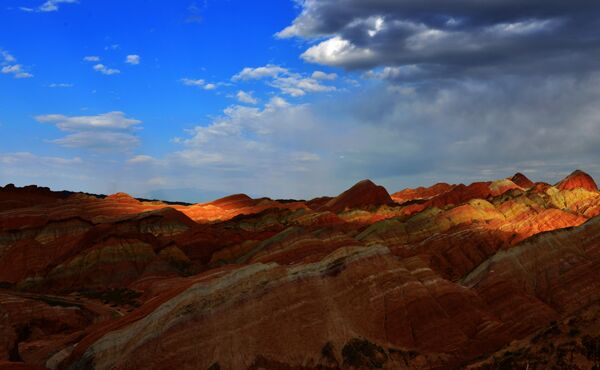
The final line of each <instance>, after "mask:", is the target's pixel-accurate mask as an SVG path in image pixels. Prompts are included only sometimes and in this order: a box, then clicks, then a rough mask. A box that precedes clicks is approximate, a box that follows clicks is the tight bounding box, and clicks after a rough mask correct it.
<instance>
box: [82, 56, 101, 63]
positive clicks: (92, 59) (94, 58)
mask: <svg viewBox="0 0 600 370" xmlns="http://www.w3.org/2000/svg"><path fill="white" fill-rule="evenodd" d="M83 60H84V61H86V62H99V61H100V57H98V56H95V55H88V56H85V57H83Z"/></svg>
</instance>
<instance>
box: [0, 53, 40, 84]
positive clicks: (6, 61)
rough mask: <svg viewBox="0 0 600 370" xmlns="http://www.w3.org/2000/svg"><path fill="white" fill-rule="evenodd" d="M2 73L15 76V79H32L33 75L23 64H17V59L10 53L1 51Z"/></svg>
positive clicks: (0, 71) (0, 64) (0, 69)
mask: <svg viewBox="0 0 600 370" xmlns="http://www.w3.org/2000/svg"><path fill="white" fill-rule="evenodd" d="M0 56H1V57H2V59H1V60H0V66H1V67H2V68H0V73H2V74H6V75H13V77H14V78H31V77H33V75H32V74H31V73H29V72H27V71H25V70H24V68H23V66H22V65H21V64H17V63H16V62H17V59H16V58H15V57H14V56H12V55H11V54H10V53H9V52H8V51H5V50H2V49H0Z"/></svg>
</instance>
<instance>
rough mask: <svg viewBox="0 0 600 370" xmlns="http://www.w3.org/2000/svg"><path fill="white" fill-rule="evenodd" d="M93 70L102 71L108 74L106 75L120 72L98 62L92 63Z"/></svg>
mask: <svg viewBox="0 0 600 370" xmlns="http://www.w3.org/2000/svg"><path fill="white" fill-rule="evenodd" d="M94 71H97V72H100V73H102V74H104V75H108V76H110V75H115V74H119V73H121V71H119V70H118V69H113V68H108V67H107V66H105V65H104V64H100V63H99V64H96V65H94Z"/></svg>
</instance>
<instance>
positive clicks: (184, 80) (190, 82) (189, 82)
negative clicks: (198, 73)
mask: <svg viewBox="0 0 600 370" xmlns="http://www.w3.org/2000/svg"><path fill="white" fill-rule="evenodd" d="M181 83H182V84H184V85H185V86H199V87H202V86H204V85H205V84H206V81H204V80H201V79H198V80H196V79H192V78H182V79H181Z"/></svg>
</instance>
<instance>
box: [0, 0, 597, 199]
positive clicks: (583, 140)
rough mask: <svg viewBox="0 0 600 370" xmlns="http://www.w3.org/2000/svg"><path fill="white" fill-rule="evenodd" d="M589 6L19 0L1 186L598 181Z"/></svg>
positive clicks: (11, 21) (176, 190)
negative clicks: (584, 176) (587, 177)
mask: <svg viewBox="0 0 600 370" xmlns="http://www.w3.org/2000/svg"><path fill="white" fill-rule="evenodd" d="M465 4H467V5H465ZM469 4H470V5H469ZM594 6H596V5H595V4H593V3H590V2H587V1H583V0H582V1H574V2H572V3H570V5H568V6H565V5H564V3H559V2H555V1H547V2H539V1H537V0H536V1H534V2H532V6H531V8H530V9H522V8H523V7H518V6H516V5H515V3H514V1H512V0H506V1H498V2H495V3H493V4H491V5H487V6H486V5H482V4H481V3H480V2H477V1H467V2H463V3H461V4H458V3H457V5H452V6H447V5H444V3H443V2H439V1H437V0H436V1H431V2H428V5H427V7H423V8H419V6H415V5H414V3H413V2H412V1H410V0H399V1H397V2H377V3H373V5H369V4H367V5H365V4H364V3H360V1H357V0H338V1H333V0H306V1H291V0H290V1H287V0H273V1H267V0H265V1H255V2H254V1H253V2H251V1H236V0H230V1H226V0H205V1H195V2H194V1H168V2H167V1H141V0H138V1H136V0H132V1H93V0H79V1H75V0H50V1H44V0H31V1H26V0H5V1H3V3H2V5H1V7H0V71H2V73H0V183H9V182H12V183H15V184H18V185H25V184H29V183H36V184H39V185H45V186H50V187H52V188H55V189H70V190H83V191H89V192H98V193H110V192H114V191H127V192H130V193H132V194H134V195H138V196H156V197H162V198H167V199H171V200H187V201H200V200H207V199H209V198H211V197H215V196H220V195H223V194H228V193H232V192H246V193H249V194H251V195H254V196H272V197H297V198H299V197H311V196H316V195H321V194H335V193H337V192H339V191H341V190H343V189H345V188H347V187H348V186H350V185H351V184H352V183H354V182H356V181H358V180H361V179H363V178H372V179H374V180H375V181H377V182H380V183H382V184H384V185H385V186H387V187H388V189H389V190H399V189H401V188H403V187H406V186H415V185H428V184H432V183H434V182H437V181H448V182H456V181H469V180H470V179H473V180H474V179H487V178H498V177H504V176H509V175H511V174H512V172H514V171H517V170H520V171H524V172H525V173H526V174H528V175H529V176H530V177H532V178H533V179H537V180H545V181H556V180H558V179H559V178H560V177H561V176H563V175H565V174H566V173H568V172H570V171H571V170H572V169H575V168H576V167H581V168H582V169H584V170H586V171H588V172H590V173H591V174H592V175H600V167H598V164H597V161H596V160H595V159H594V158H596V159H597V158H598V154H600V153H599V151H598V150H599V149H598V147H600V145H597V144H600V141H599V138H600V131H599V128H598V127H599V121H598V118H599V112H598V108H596V107H597V106H599V105H598V104H597V103H598V97H599V96H600V91H599V88H598V83H597V82H598V81H599V78H598V70H597V69H598V67H597V66H596V65H595V64H594V63H592V62H590V61H591V60H594V58H595V57H597V54H598V45H600V43H599V42H598V36H597V35H598V34H599V33H598V32H597V31H598V22H597V21H594V20H593V19H592V17H587V16H585V14H587V13H590V11H592V13H590V14H593V10H596V9H591V10H590V9H589V8H587V7H594ZM498 14H502V17H500V16H495V15H498ZM574 24H579V25H581V24H584V25H587V27H579V28H575V27H573V26H572V25H574ZM584 36H585V37H584ZM586 37H587V38H586ZM580 39H585V40H587V42H586V43H585V44H584V43H581V44H579V43H578V42H577V41H573V40H580ZM596 60H597V59H596Z"/></svg>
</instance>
